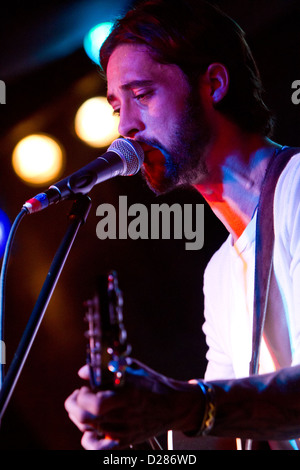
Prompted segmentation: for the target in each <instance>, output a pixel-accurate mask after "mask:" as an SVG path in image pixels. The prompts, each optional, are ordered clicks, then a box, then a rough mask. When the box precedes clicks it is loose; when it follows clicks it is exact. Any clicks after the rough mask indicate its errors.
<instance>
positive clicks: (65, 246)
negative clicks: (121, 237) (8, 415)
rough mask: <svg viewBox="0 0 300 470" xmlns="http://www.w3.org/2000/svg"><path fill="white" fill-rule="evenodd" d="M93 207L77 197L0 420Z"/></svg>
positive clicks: (0, 394)
mask: <svg viewBox="0 0 300 470" xmlns="http://www.w3.org/2000/svg"><path fill="white" fill-rule="evenodd" d="M90 208H91V199H90V198H89V197H88V196H87V195H82V194H79V195H77V196H76V199H75V201H74V203H73V207H72V209H71V212H70V214H69V221H70V223H69V226H68V228H67V231H66V234H65V236H64V238H63V240H62V242H61V244H60V246H59V248H58V250H57V252H56V254H55V256H54V259H53V261H52V264H51V266H50V270H49V272H48V274H47V277H46V279H45V282H44V284H43V287H42V289H41V292H40V294H39V297H38V299H37V302H36V304H35V306H34V309H33V311H32V314H31V316H30V319H29V321H28V323H27V325H26V328H25V330H24V333H23V336H22V338H21V341H20V343H19V346H18V348H17V350H16V353H15V355H14V358H13V360H12V363H11V365H10V367H9V370H8V372H7V375H6V377H5V379H4V382H3V386H2V389H1V391H0V422H1V419H2V417H3V414H4V412H5V410H6V408H7V405H8V403H9V400H10V398H11V395H12V393H13V391H14V388H15V386H16V383H17V381H18V378H19V376H20V373H21V371H22V368H23V366H24V364H25V361H26V358H27V356H28V354H29V351H30V348H31V346H32V344H33V341H34V339H35V336H36V334H37V331H38V329H39V326H40V324H41V322H42V319H43V317H44V313H45V311H46V309H47V306H48V303H49V301H50V299H51V296H52V294H53V292H54V289H55V286H56V284H57V281H58V278H59V276H60V274H61V272H62V269H63V267H64V264H65V262H66V260H67V257H68V254H69V252H70V249H71V247H72V245H73V243H74V240H75V238H76V235H77V233H78V231H79V228H80V226H81V225H83V224H84V223H85V221H86V219H87V216H88V213H89V211H90Z"/></svg>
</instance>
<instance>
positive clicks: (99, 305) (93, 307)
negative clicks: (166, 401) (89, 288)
mask: <svg viewBox="0 0 300 470" xmlns="http://www.w3.org/2000/svg"><path fill="white" fill-rule="evenodd" d="M84 307H85V317H84V318H85V321H86V322H87V323H88V330H87V331H86V332H85V337H86V338H87V339H88V344H87V351H86V363H87V364H88V366H89V369H90V385H91V388H92V390H94V391H97V390H110V389H114V388H117V387H122V385H123V384H124V381H125V371H126V366H127V363H126V358H127V356H128V355H129V354H130V352H131V346H130V345H129V344H128V342H127V332H126V329H125V326H124V323H123V294H122V291H121V290H120V288H119V283H118V276H117V273H116V272H115V271H111V272H109V274H108V276H100V277H99V278H98V283H97V292H96V294H95V295H94V297H93V298H92V299H90V300H87V301H86V302H84ZM130 448H131V449H143V450H146V449H156V450H158V449H159V450H162V446H161V445H160V443H159V441H158V439H157V438H156V437H153V438H151V439H148V441H147V442H146V443H143V444H138V445H134V446H130Z"/></svg>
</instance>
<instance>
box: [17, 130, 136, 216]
mask: <svg viewBox="0 0 300 470" xmlns="http://www.w3.org/2000/svg"><path fill="white" fill-rule="evenodd" d="M143 161H144V152H143V149H142V147H141V146H140V145H139V144H138V143H137V142H135V141H134V140H131V139H124V138H119V139H116V140H115V141H114V142H113V143H112V144H111V145H110V147H109V148H108V150H107V152H105V153H104V154H103V155H102V156H101V157H98V158H96V160H94V161H92V162H90V163H88V164H87V165H85V166H84V167H83V168H81V169H80V170H78V171H76V172H75V173H73V174H72V175H70V176H67V177H66V178H64V179H62V180H61V181H59V182H58V183H55V184H53V185H51V186H50V187H49V188H48V189H47V190H46V191H45V192H43V193H39V194H37V195H36V196H34V197H33V198H31V199H28V201H26V202H25V203H24V204H23V208H25V209H26V210H27V212H29V213H30V214H32V213H34V212H38V211H40V210H43V209H45V208H46V207H48V206H49V205H50V204H53V203H56V202H60V201H63V200H65V199H71V198H73V197H74V195H75V194H87V193H89V192H90V191H91V189H92V188H93V187H94V186H95V185H96V184H99V183H102V181H106V180H108V179H110V178H114V177H115V176H118V175H121V176H132V175H135V174H136V173H137V172H138V171H139V170H140V168H141V166H142V164H143Z"/></svg>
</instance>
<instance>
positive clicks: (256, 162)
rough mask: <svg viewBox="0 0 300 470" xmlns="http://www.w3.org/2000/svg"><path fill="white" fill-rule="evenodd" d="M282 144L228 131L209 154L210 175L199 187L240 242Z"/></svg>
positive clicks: (208, 166) (235, 238)
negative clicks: (269, 168) (274, 156)
mask: <svg viewBox="0 0 300 470" xmlns="http://www.w3.org/2000/svg"><path fill="white" fill-rule="evenodd" d="M279 147H280V146H279V145H278V144H276V143H274V142H272V141H270V140H269V139H266V138H263V137H260V136H258V135H256V134H255V135H249V134H248V135H245V134H242V133H241V132H239V133H237V132H235V133H231V134H230V133H226V134H225V138H224V139H222V140H221V141H219V142H218V143H217V144H213V145H212V147H211V148H210V149H209V152H208V156H207V160H206V161H207V176H206V178H205V181H201V183H199V184H196V185H195V188H196V189H197V190H198V191H199V192H200V193H201V194H202V196H203V197H204V198H205V199H206V201H207V202H208V204H209V205H210V207H211V209H212V210H213V212H214V213H215V214H216V215H217V217H218V218H219V219H220V220H221V222H222V223H223V224H224V225H225V227H226V228H227V230H228V231H229V232H230V233H231V234H232V236H233V239H234V241H236V240H237V239H238V238H239V237H240V235H241V234H242V232H243V231H244V229H245V227H246V226H247V225H248V223H249V222H250V220H251V218H252V216H253V214H254V211H255V209H256V207H257V204H258V200H259V195H260V190H261V185H262V182H263V179H264V175H265V171H266V168H267V166H268V163H269V161H270V159H271V158H272V157H273V155H274V153H275V150H276V149H277V148H279Z"/></svg>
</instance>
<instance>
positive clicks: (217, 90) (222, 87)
mask: <svg viewBox="0 0 300 470" xmlns="http://www.w3.org/2000/svg"><path fill="white" fill-rule="evenodd" d="M205 75H206V77H205V78H206V81H207V83H208V84H209V86H210V96H211V98H212V102H213V103H218V102H219V101H221V100H222V99H223V98H224V96H225V95H226V94H227V92H228V87H229V73H228V70H227V68H226V67H225V65H223V64H219V63H214V64H210V66H209V67H208V69H207V71H206V74H205Z"/></svg>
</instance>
